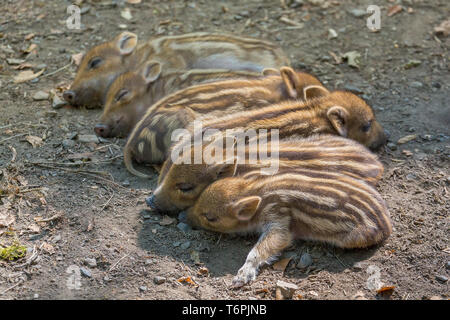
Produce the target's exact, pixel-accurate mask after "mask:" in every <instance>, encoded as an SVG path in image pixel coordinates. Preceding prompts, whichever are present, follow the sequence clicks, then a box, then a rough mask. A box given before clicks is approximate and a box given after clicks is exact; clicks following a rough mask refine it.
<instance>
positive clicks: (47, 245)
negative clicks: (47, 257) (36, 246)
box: [40, 242, 56, 254]
mask: <svg viewBox="0 0 450 320" xmlns="http://www.w3.org/2000/svg"><path fill="white" fill-rule="evenodd" d="M40 248H41V249H42V250H44V251H45V252H47V253H48V254H54V253H55V252H56V250H55V248H54V247H53V246H52V245H51V244H50V243H47V242H43V243H42V244H41V246H40Z"/></svg>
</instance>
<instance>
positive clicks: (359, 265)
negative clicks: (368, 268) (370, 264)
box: [353, 262, 364, 271]
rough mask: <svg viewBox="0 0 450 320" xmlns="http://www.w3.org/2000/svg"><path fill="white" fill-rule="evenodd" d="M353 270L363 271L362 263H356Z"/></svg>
mask: <svg viewBox="0 0 450 320" xmlns="http://www.w3.org/2000/svg"><path fill="white" fill-rule="evenodd" d="M353 269H355V270H357V271H361V270H362V269H364V263H362V262H357V263H355V264H354V265H353Z"/></svg>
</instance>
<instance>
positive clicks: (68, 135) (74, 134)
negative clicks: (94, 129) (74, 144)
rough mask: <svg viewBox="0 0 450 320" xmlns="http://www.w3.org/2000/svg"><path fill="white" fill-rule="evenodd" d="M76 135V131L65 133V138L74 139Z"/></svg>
mask: <svg viewBox="0 0 450 320" xmlns="http://www.w3.org/2000/svg"><path fill="white" fill-rule="evenodd" d="M77 136H78V132H69V133H68V134H66V138H67V139H70V140H74V139H75V138H76V137H77Z"/></svg>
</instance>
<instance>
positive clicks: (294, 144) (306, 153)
mask: <svg viewBox="0 0 450 320" xmlns="http://www.w3.org/2000/svg"><path fill="white" fill-rule="evenodd" d="M223 139H224V140H225V139H227V137H225V138H223ZM270 144H271V142H270V141H269V143H268V146H267V150H271V148H270ZM261 147H265V145H264V144H258V145H255V144H249V145H248V146H247V148H246V154H245V163H242V164H241V162H240V163H239V164H238V161H236V156H235V157H234V159H227V158H226V156H224V159H225V160H233V161H229V163H224V162H225V161H224V162H220V163H215V164H211V165H207V164H184V163H181V164H180V163H178V164H177V163H173V162H172V160H171V158H168V159H167V160H166V162H165V163H164V165H163V168H162V171H161V173H160V176H159V180H158V187H157V189H156V190H155V191H154V193H153V203H154V208H155V209H158V210H160V211H164V212H167V213H169V214H176V213H177V212H179V211H181V210H184V209H186V208H188V207H191V206H192V205H193V204H194V203H195V201H196V200H197V198H198V196H199V195H200V193H201V192H202V191H203V190H204V189H205V188H206V187H207V186H208V185H210V184H211V183H213V182H214V181H216V180H217V179H219V178H223V177H230V176H244V177H245V178H248V179H250V178H252V177H253V175H259V174H260V172H261V170H260V169H261V168H265V167H267V166H269V165H270V163H269V161H270V160H261V159H259V158H256V157H255V154H258V153H259V151H260V149H261ZM206 148H208V144H204V145H203V150H205V149H206ZM190 150H191V151H190V153H191V156H192V155H193V153H194V147H191V149H190ZM263 150H265V149H263ZM225 152H226V151H224V154H225ZM278 152H279V162H278V167H279V168H278V172H279V173H282V172H285V171H289V172H290V171H295V170H303V171H309V172H310V174H311V175H314V174H316V173H320V172H323V171H327V170H328V171H332V172H340V173H342V174H345V175H347V176H349V177H353V178H356V179H360V180H363V181H365V182H367V183H368V184H370V185H376V184H377V182H378V181H379V179H380V178H381V176H382V174H383V165H382V164H381V162H380V161H379V160H378V158H377V156H376V155H375V154H373V153H372V152H370V151H369V150H368V149H366V148H365V147H364V146H362V145H360V144H359V143H357V142H354V141H352V140H349V139H346V138H342V137H339V136H333V135H314V136H312V137H309V138H301V137H291V138H289V139H284V140H281V141H280V142H279V145H278ZM253 158H254V159H259V160H258V161H257V162H256V163H252V162H250V161H248V159H253ZM180 187H181V188H180ZM186 187H190V188H191V189H190V190H188V191H187V192H184V191H183V190H182V189H183V188H186Z"/></svg>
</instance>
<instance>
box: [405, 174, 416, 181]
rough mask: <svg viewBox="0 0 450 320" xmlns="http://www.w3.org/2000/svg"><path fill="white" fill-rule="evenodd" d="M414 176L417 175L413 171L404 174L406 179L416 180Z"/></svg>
mask: <svg viewBox="0 0 450 320" xmlns="http://www.w3.org/2000/svg"><path fill="white" fill-rule="evenodd" d="M416 178H417V176H416V175H415V174H414V173H408V174H407V175H406V180H408V181H414V180H416Z"/></svg>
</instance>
